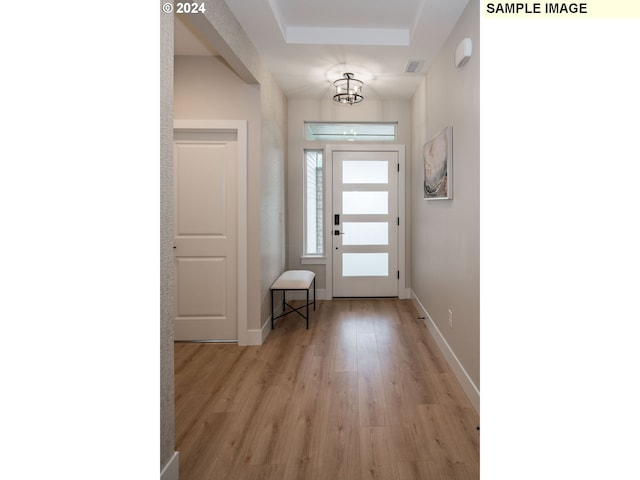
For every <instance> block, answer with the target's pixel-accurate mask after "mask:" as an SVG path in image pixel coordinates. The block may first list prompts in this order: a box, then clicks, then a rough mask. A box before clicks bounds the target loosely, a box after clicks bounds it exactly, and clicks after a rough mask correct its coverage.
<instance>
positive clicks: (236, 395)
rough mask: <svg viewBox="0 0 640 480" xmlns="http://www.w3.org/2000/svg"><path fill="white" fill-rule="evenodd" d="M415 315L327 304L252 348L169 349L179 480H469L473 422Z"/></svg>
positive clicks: (473, 470)
mask: <svg viewBox="0 0 640 480" xmlns="http://www.w3.org/2000/svg"><path fill="white" fill-rule="evenodd" d="M417 317H418V315H417V313H416V312H415V310H414V309H413V307H412V305H411V303H410V302H409V301H407V300H397V299H336V300H333V301H330V302H329V301H319V302H318V305H317V310H316V311H315V312H312V313H311V318H310V322H309V330H306V328H305V322H304V320H303V319H301V318H299V317H296V316H295V315H290V316H288V317H283V318H282V319H280V320H279V321H278V322H277V323H276V327H275V329H274V330H273V331H272V332H271V333H270V335H269V336H268V338H267V340H266V342H265V344H264V345H262V346H259V347H238V346H236V345H220V344H206V343H176V345H175V383H176V448H177V450H178V451H179V452H180V478H181V480H215V479H225V480H226V479H234V480H246V479H251V480H253V479H256V480H257V479H260V480H263V479H267V480H269V479H274V480H275V479H278V480H282V479H284V480H289V479H291V480H316V479H317V480H342V479H344V480H354V479H384V480H386V479H389V480H407V479H426V480H436V479H442V480H445V479H446V480H475V479H478V478H479V451H480V439H479V432H478V431H477V429H476V427H477V426H478V425H479V420H478V416H477V414H476V412H475V410H473V407H472V406H471V404H470V403H469V401H468V400H467V398H466V396H465V394H464V392H463V391H462V389H461V387H460V385H459V384H458V383H457V381H456V379H455V377H454V375H453V373H452V372H451V370H450V368H449V367H448V365H447V363H446V361H445V359H444V357H443V356H442V354H441V353H440V351H439V350H438V348H437V345H436V343H435V341H434V340H433V339H432V338H431V337H430V335H429V333H428V331H427V329H426V328H425V326H424V324H422V321H421V320H419V319H417Z"/></svg>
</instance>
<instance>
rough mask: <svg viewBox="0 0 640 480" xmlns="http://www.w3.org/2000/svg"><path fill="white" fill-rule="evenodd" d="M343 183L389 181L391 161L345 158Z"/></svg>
mask: <svg viewBox="0 0 640 480" xmlns="http://www.w3.org/2000/svg"><path fill="white" fill-rule="evenodd" d="M342 183H389V162H387V161H373V160H345V161H343V162H342Z"/></svg>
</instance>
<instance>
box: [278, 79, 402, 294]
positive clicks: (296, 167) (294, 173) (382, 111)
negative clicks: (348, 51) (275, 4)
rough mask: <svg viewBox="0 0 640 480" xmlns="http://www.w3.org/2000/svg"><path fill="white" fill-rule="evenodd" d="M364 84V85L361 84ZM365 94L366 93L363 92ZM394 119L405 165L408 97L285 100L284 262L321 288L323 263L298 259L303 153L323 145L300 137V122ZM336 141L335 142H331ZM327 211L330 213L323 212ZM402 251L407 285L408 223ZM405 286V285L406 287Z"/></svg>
mask: <svg viewBox="0 0 640 480" xmlns="http://www.w3.org/2000/svg"><path fill="white" fill-rule="evenodd" d="M365 87H366V85H365ZM365 94H366V92H365ZM305 121H321V122H329V121H331V122H350V121H353V122H398V143H400V144H403V145H405V147H406V159H407V166H409V164H410V162H409V161H408V160H409V159H410V158H411V103H410V101H409V100H384V101H382V100H376V99H369V98H367V99H366V100H365V101H364V102H362V103H360V104H358V105H352V106H347V105H338V104H337V103H335V102H333V101H332V100H331V99H330V98H329V97H328V98H327V99H322V100H304V99H291V100H289V160H288V163H287V241H288V244H287V252H288V254H287V265H288V268H291V269H306V270H312V271H314V272H315V273H316V276H317V279H316V286H317V288H319V289H324V288H325V281H326V277H325V266H324V265H308V264H302V263H301V262H300V257H301V256H302V252H303V210H302V209H303V204H302V202H303V171H304V170H303V168H304V163H303V155H304V150H305V149H312V148H323V146H324V143H323V142H307V141H305V139H304V122H305ZM334 143H337V142H334ZM406 178H407V194H406V204H407V213H406V216H407V218H410V206H409V179H410V178H411V175H410V172H407V175H406ZM326 213H327V214H330V213H331V212H326ZM407 228H408V230H407V233H406V239H407V241H406V245H405V253H406V255H407V258H406V266H405V268H406V271H407V276H406V279H407V284H409V279H410V261H411V258H410V257H411V255H410V254H409V252H410V250H411V248H410V243H409V242H410V237H411V234H410V225H407ZM408 286H409V285H407V287H408Z"/></svg>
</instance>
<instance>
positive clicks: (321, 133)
mask: <svg viewBox="0 0 640 480" xmlns="http://www.w3.org/2000/svg"><path fill="white" fill-rule="evenodd" d="M397 130H398V124H397V123H366V122H365V123H328V122H305V123H304V131H305V139H306V140H309V141H321V142H340V141H348V142H395V141H396V139H397Z"/></svg>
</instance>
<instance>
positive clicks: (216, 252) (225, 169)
mask: <svg viewBox="0 0 640 480" xmlns="http://www.w3.org/2000/svg"><path fill="white" fill-rule="evenodd" d="M210 135H211V134H210ZM236 152H237V141H229V140H225V141H222V140H215V139H214V138H213V137H211V138H204V139H203V138H199V139H196V140H194V139H191V138H189V137H188V136H185V137H181V136H180V135H179V134H178V133H176V134H175V142H174V168H175V170H174V184H175V204H174V205H175V212H174V218H175V227H174V234H175V235H174V252H175V263H174V265H175V276H174V278H175V305H176V317H175V339H176V340H205V341H207V340H208V341H237V339H238V324H237V288H236V285H237V200H236V184H237V182H236V175H237V160H238V159H237V153H236Z"/></svg>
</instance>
